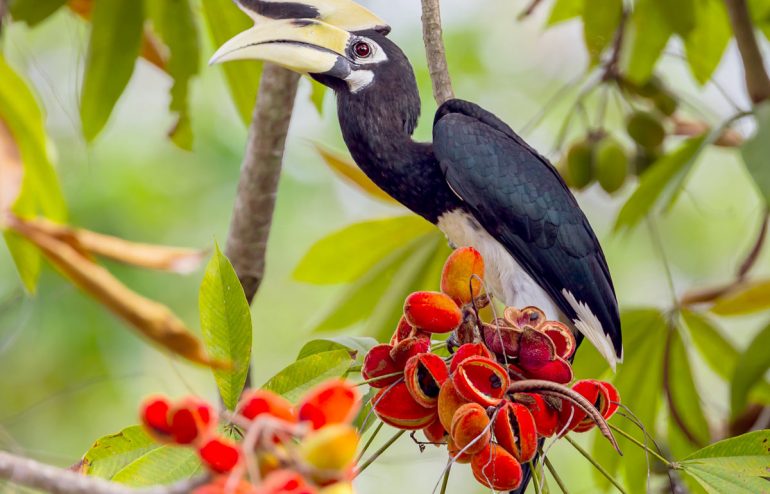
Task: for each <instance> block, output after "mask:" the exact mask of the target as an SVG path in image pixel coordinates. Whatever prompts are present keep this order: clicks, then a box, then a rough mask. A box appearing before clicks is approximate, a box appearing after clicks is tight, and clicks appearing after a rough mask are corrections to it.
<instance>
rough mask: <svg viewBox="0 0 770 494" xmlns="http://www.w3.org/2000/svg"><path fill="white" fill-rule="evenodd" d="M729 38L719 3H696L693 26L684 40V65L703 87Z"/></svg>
mask: <svg viewBox="0 0 770 494" xmlns="http://www.w3.org/2000/svg"><path fill="white" fill-rule="evenodd" d="M731 36H732V30H731V28H730V22H729V18H728V17H727V11H726V9H725V5H724V2H722V1H721V0H697V3H696V4H695V26H694V28H693V29H692V30H691V31H690V33H689V34H688V35H687V37H686V38H685V40H684V47H685V53H686V54H687V62H688V63H689V65H690V71H691V72H692V75H693V77H695V80H696V81H698V82H699V83H700V84H705V83H706V82H708V80H709V79H710V78H711V75H712V74H713V73H714V70H715V69H716V68H717V66H718V65H719V62H720V61H721V60H722V55H723V54H724V52H725V49H726V48H727V43H728V42H729V41H730V37H731Z"/></svg>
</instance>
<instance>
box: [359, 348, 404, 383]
mask: <svg viewBox="0 0 770 494" xmlns="http://www.w3.org/2000/svg"><path fill="white" fill-rule="evenodd" d="M392 350H393V347H392V346H390V345H386V344H382V345H377V346H374V347H372V348H371V349H370V350H369V351H368V352H367V353H366V356H365V357H364V364H363V366H362V367H361V375H362V376H363V378H364V379H366V380H367V381H369V382H368V384H369V386H371V387H372V388H386V387H388V386H390V385H391V384H393V383H394V382H396V381H398V380H399V379H400V378H401V369H400V368H399V367H398V365H396V361H395V360H393V357H392V356H391V351H392ZM392 374H395V375H392ZM382 376H388V377H384V378H382V379H377V378H380V377H382Z"/></svg>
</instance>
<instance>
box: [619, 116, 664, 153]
mask: <svg viewBox="0 0 770 494" xmlns="http://www.w3.org/2000/svg"><path fill="white" fill-rule="evenodd" d="M626 130H627V131H628V135H629V136H630V137H631V139H633V140H634V141H636V142H637V143H638V144H639V145H640V146H642V147H643V148H645V149H648V150H651V151H652V150H656V149H657V148H658V147H659V146H660V145H661V144H662V143H663V139H664V138H665V137H666V131H665V129H664V128H663V124H662V123H661V122H660V117H659V116H658V115H657V114H655V113H652V112H645V111H636V112H634V113H632V114H631V115H630V116H629V117H628V121H627V123H626Z"/></svg>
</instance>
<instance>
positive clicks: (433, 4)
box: [422, 0, 454, 105]
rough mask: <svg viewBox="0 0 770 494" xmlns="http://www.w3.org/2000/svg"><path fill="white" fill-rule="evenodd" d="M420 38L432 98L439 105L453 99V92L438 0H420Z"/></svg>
mask: <svg viewBox="0 0 770 494" xmlns="http://www.w3.org/2000/svg"><path fill="white" fill-rule="evenodd" d="M422 38H423V42H424V43H425V56H426V58H427V60H428V70H429V71H430V80H431V84H432V85H433V98H434V99H435V100H436V103H438V104H439V105H441V103H443V102H445V101H446V100H448V99H452V98H454V91H453V90H452V79H451V78H450V77H449V67H448V65H447V62H446V50H445V49H444V40H443V38H442V30H441V10H440V8H439V0H422Z"/></svg>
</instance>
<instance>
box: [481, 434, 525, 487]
mask: <svg viewBox="0 0 770 494" xmlns="http://www.w3.org/2000/svg"><path fill="white" fill-rule="evenodd" d="M471 469H472V470H473V476H474V477H476V480H478V481H479V482H480V483H481V484H483V485H485V486H487V487H489V488H490V489H493V490H496V491H511V490H513V489H516V488H517V487H519V485H521V479H522V476H523V472H522V470H521V464H519V462H518V461H516V458H514V457H513V456H512V455H511V454H510V453H509V452H507V451H506V450H505V449H503V448H502V447H501V446H500V445H499V444H495V443H490V444H489V447H487V448H485V449H483V450H482V451H481V452H480V453H477V454H475V455H473V459H472V460H471Z"/></svg>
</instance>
